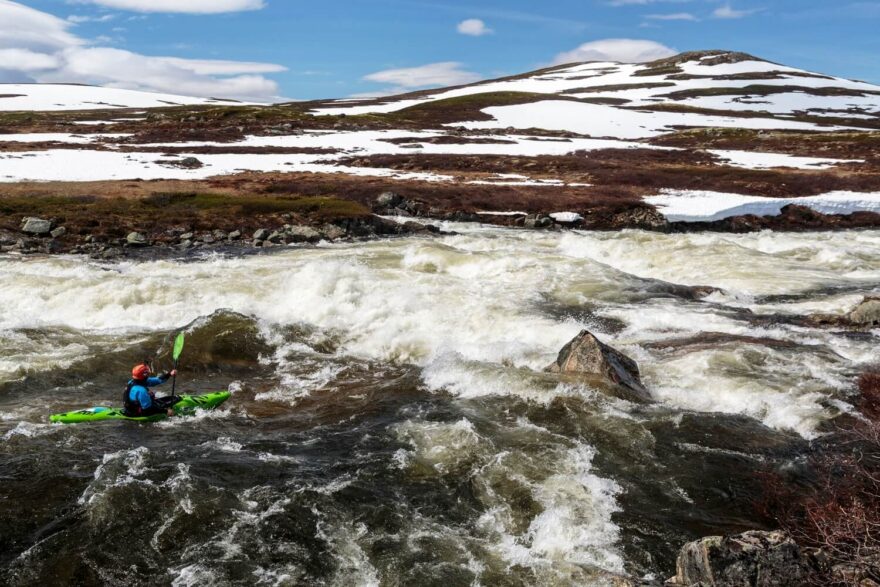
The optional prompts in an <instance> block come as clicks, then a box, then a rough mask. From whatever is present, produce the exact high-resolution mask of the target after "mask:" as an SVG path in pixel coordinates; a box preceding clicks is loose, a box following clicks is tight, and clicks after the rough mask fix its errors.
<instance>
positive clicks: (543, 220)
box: [523, 214, 553, 228]
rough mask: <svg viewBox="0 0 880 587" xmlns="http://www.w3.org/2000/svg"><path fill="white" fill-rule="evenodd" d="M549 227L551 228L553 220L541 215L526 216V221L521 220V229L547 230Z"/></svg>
mask: <svg viewBox="0 0 880 587" xmlns="http://www.w3.org/2000/svg"><path fill="white" fill-rule="evenodd" d="M551 226H553V219H552V218H550V217H549V216H543V215H541V214H537V215H534V216H527V217H526V219H525V220H523V227H525V228H549V227H551Z"/></svg>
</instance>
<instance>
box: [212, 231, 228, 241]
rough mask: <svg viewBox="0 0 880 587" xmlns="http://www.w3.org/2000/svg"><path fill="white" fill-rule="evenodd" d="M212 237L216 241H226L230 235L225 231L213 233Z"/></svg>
mask: <svg viewBox="0 0 880 587" xmlns="http://www.w3.org/2000/svg"><path fill="white" fill-rule="evenodd" d="M211 236H213V237H214V240H215V241H225V240H226V237H227V236H228V235H227V234H226V232H225V231H223V230H215V231H214V232H212V233H211Z"/></svg>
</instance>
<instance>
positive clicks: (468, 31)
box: [457, 18, 494, 37]
mask: <svg viewBox="0 0 880 587" xmlns="http://www.w3.org/2000/svg"><path fill="white" fill-rule="evenodd" d="M457 30H458V32H459V33H461V34H463V35H469V36H471V37H482V36H483V35H490V34H492V33H493V32H494V31H492V29H490V28H489V27H487V26H486V23H485V22H483V21H482V20H480V19H479V18H469V19H467V20H463V21H461V22H460V23H458V27H457Z"/></svg>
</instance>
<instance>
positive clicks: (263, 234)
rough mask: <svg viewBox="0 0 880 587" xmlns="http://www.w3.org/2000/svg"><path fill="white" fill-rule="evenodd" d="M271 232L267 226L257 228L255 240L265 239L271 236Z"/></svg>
mask: <svg viewBox="0 0 880 587" xmlns="http://www.w3.org/2000/svg"><path fill="white" fill-rule="evenodd" d="M270 234H271V233H270V232H269V231H268V230H266V229H265V228H259V229H257V230H256V232H254V240H255V241H264V240H266V239H267V238H269V235H270Z"/></svg>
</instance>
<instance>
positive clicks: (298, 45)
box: [0, 0, 880, 99]
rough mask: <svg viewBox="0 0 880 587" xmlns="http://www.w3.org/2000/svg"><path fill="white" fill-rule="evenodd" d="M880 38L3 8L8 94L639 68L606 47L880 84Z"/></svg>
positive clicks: (433, 4) (195, 7) (493, 2)
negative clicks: (755, 60)
mask: <svg viewBox="0 0 880 587" xmlns="http://www.w3.org/2000/svg"><path fill="white" fill-rule="evenodd" d="M4 23H6V24H5V25H4ZM878 29H880V0H878V1H848V0H841V1H840V2H835V3H831V2H827V1H825V0H763V1H762V0H731V1H730V2H727V1H726V0H550V1H545V2H535V1H534V0H532V1H525V0H504V1H502V0H482V1H479V2H474V1H469V2H464V1H457V0H431V1H421V0H332V1H324V2H314V1H310V2H305V1H301V0H23V1H19V2H13V1H12V0H0V81H78V82H85V83H99V84H106V85H114V86H119V87H132V88H138V89H154V90H162V91H168V92H174V91H177V92H179V93H190V94H204V95H220V94H225V95H236V96H238V97H243V98H249V99H270V98H272V97H276V96H282V97H287V98H295V99H311V98H327V97H345V96H350V95H358V94H372V93H387V92H391V91H404V90H409V89H417V88H420V87H425V86H429V85H445V84H453V83H462V82H468V81H473V80H476V79H479V78H491V77H497V76H501V75H508V74H514V73H521V72H523V71H527V70H531V69H535V68H537V67H542V66H545V65H547V64H550V63H553V62H554V61H559V60H560V59H561V56H562V55H563V54H568V55H567V56H569V57H571V56H576V57H577V56H586V57H590V56H593V55H596V54H597V53H596V52H597V51H599V52H600V53H598V54H600V55H601V54H602V53H601V51H607V52H608V55H609V57H616V56H618V55H617V53H618V52H620V51H622V52H623V53H622V56H623V58H624V59H627V58H629V55H630V54H631V53H632V50H631V49H632V48H631V47H630V46H628V45H622V44H615V45H608V44H607V43H606V44H602V43H601V41H603V40H606V39H628V40H641V41H650V42H651V44H636V45H634V47H636V48H640V49H644V50H645V51H644V53H643V54H644V55H646V56H661V55H663V54H666V53H670V52H672V51H685V50H694V49H707V48H724V49H735V50H740V51H746V52H749V53H753V54H755V55H758V56H761V57H764V58H766V59H770V60H773V61H778V62H782V63H785V64H787V65H792V66H796V67H802V68H805V69H811V70H815V71H820V72H823V73H830V74H834V75H840V76H843V77H851V78H859V79H864V80H867V81H872V82H880V59H878V57H880V35H878V34H877V30H878ZM22 31H24V32H25V33H26V32H28V31H30V32H31V33H32V34H31V35H28V34H25V33H23V32H22ZM47 39H48V40H47ZM597 41H600V43H598V44H596V42H597ZM584 45H586V46H585V48H584V49H583V50H582V51H581V52H575V53H572V52H574V51H575V50H576V49H577V48H578V47H581V46H584ZM167 57H172V58H175V59H172V60H167V59H165V60H163V59H161V58H167ZM218 60H222V61H218ZM401 70H402V71H401ZM144 72H148V73H146V74H145V73H144Z"/></svg>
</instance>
